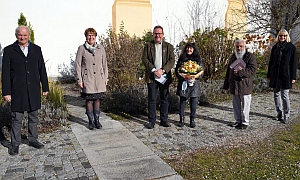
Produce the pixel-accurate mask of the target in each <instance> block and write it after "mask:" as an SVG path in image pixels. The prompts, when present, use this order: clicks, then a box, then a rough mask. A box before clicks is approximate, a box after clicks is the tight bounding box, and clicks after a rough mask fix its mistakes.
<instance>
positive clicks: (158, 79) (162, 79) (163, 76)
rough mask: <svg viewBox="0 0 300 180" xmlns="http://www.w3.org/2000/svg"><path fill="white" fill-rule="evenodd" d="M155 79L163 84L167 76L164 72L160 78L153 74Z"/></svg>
mask: <svg viewBox="0 0 300 180" xmlns="http://www.w3.org/2000/svg"><path fill="white" fill-rule="evenodd" d="M155 80H156V81H157V82H159V83H161V84H165V82H166V81H167V76H166V74H163V75H162V76H160V78H159V77H157V76H155Z"/></svg>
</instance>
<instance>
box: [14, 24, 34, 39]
mask: <svg viewBox="0 0 300 180" xmlns="http://www.w3.org/2000/svg"><path fill="white" fill-rule="evenodd" d="M24 27H25V28H26V29H27V31H28V33H29V36H30V29H29V27H27V26H24V25H21V26H18V27H17V28H16V31H15V35H16V36H17V35H18V32H19V30H20V28H24Z"/></svg>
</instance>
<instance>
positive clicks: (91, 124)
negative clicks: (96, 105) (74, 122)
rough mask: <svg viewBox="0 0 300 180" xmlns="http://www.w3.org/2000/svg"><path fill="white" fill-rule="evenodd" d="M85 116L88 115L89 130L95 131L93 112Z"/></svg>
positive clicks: (88, 112)
mask: <svg viewBox="0 0 300 180" xmlns="http://www.w3.org/2000/svg"><path fill="white" fill-rule="evenodd" d="M85 114H86V115H87V117H88V119H89V129H90V130H95V124H94V114H93V111H87V112H86V113H85Z"/></svg>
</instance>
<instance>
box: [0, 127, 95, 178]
mask: <svg viewBox="0 0 300 180" xmlns="http://www.w3.org/2000/svg"><path fill="white" fill-rule="evenodd" d="M39 141H40V142H42V143H43V144H44V145H45V147H44V148H43V149H35V148H33V147H30V146H28V145H27V144H28V142H26V140H24V141H23V144H22V145H21V146H20V150H19V155H16V156H10V155H9V154H8V149H7V148H4V147H2V146H1V147H0V173H1V174H2V177H1V176H0V179H2V180H6V179H7V180H11V179H16V180H19V179H26V180H34V179H53V180H55V179H97V177H96V174H95V172H94V170H93V168H92V167H91V165H90V163H89V161H88V159H87V157H86V155H85V153H84V152H83V150H82V147H81V146H80V144H79V143H78V141H77V139H76V137H75V136H74V134H73V133H72V130H71V129H62V130H59V131H55V132H53V133H49V134H40V135H39Z"/></svg>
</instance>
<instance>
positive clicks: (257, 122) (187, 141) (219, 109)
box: [122, 90, 300, 157]
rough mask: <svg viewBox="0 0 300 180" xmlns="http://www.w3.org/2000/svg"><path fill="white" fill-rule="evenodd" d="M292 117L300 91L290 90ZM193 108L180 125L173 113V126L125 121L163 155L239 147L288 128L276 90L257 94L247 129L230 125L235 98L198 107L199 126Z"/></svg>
mask: <svg viewBox="0 0 300 180" xmlns="http://www.w3.org/2000/svg"><path fill="white" fill-rule="evenodd" d="M290 101H291V117H290V119H291V120H290V121H291V123H292V121H293V119H294V118H296V117H298V116H299V115H300V90H291V91H290ZM187 112H189V109H186V116H185V119H186V126H184V127H178V126H177V123H178V121H179V115H178V114H169V122H170V123H171V127H169V128H164V127H162V126H159V124H158V123H159V120H158V121H157V124H156V125H155V128H154V129H150V130H149V129H147V128H145V127H144V123H145V122H147V117H145V116H144V117H139V118H131V119H129V120H126V121H124V122H122V124H123V125H124V126H125V127H126V128H128V129H129V130H130V131H131V132H132V133H133V134H135V135H136V136H137V137H138V138H139V139H140V140H141V141H142V142H144V144H146V145H147V146H148V147H149V148H150V149H152V150H153V151H154V152H155V153H156V154H157V155H159V156H161V157H163V156H168V155H175V154H178V153H184V152H186V151H191V150H195V149H198V148H216V147H218V146H237V145H239V144H249V143H251V142H255V141H258V140H261V139H264V138H265V137H269V136H270V134H271V133H272V132H273V131H274V130H278V129H281V128H286V127H287V126H288V125H286V124H283V123H281V122H279V121H277V119H276V115H277V113H276V111H275V105H274V101H273V93H272V92H268V93H265V94H259V95H253V96H252V103H251V112H250V125H249V127H248V128H247V129H246V130H238V129H235V128H233V127H230V126H228V124H230V123H232V122H235V121H234V117H233V109H232V103H231V101H226V102H221V103H217V104H211V105H209V106H207V107H204V106H198V108H197V118H196V119H195V122H196V127H195V128H190V127H189V124H188V123H189V113H187Z"/></svg>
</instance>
